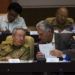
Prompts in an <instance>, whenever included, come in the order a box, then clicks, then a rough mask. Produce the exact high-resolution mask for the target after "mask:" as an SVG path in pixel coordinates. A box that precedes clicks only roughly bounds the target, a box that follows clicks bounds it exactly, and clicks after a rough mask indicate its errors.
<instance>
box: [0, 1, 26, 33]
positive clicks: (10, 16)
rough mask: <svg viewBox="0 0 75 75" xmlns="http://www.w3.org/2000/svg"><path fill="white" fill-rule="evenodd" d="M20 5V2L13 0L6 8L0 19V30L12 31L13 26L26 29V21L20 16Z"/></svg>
mask: <svg viewBox="0 0 75 75" xmlns="http://www.w3.org/2000/svg"><path fill="white" fill-rule="evenodd" d="M21 12H22V7H21V5H20V4H18V3H16V2H13V3H11V4H10V5H9V6H8V8H7V14H5V15H4V16H3V17H2V19H1V21H0V31H9V32H12V31H13V29H14V28H16V27H19V28H24V29H27V26H26V23H25V21H24V19H23V17H21V16H20V14H21Z"/></svg>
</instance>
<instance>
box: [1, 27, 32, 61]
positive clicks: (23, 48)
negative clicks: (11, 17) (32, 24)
mask: <svg viewBox="0 0 75 75" xmlns="http://www.w3.org/2000/svg"><path fill="white" fill-rule="evenodd" d="M25 37H26V32H25V30H24V29H22V28H15V29H14V30H13V32H12V37H11V40H12V42H11V43H2V44H1V45H0V60H8V59H10V58H13V59H14V58H19V59H21V60H29V59H33V50H32V51H31V49H30V46H29V45H27V44H26V43H25V41H26V40H25ZM9 41H10V39H9Z"/></svg>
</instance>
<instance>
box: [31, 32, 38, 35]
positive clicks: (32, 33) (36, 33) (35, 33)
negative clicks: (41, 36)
mask: <svg viewBox="0 0 75 75" xmlns="http://www.w3.org/2000/svg"><path fill="white" fill-rule="evenodd" d="M30 35H38V32H37V31H30Z"/></svg>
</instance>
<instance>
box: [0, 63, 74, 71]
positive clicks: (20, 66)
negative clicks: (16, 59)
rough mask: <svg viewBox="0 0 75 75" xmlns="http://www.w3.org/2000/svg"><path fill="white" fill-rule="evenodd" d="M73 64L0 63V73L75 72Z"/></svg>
mask: <svg viewBox="0 0 75 75" xmlns="http://www.w3.org/2000/svg"><path fill="white" fill-rule="evenodd" d="M74 68H75V63H74V62H68V63H67V62H65V63H35V62H34V63H0V72H75V69H74Z"/></svg>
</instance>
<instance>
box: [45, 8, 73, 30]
mask: <svg viewBox="0 0 75 75" xmlns="http://www.w3.org/2000/svg"><path fill="white" fill-rule="evenodd" d="M46 21H48V22H49V24H50V25H53V26H54V29H57V30H59V31H60V30H64V29H67V30H72V29H73V28H72V24H73V23H74V21H73V19H72V18H68V10H67V8H65V7H60V8H58V10H57V12H56V17H52V18H46Z"/></svg>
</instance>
